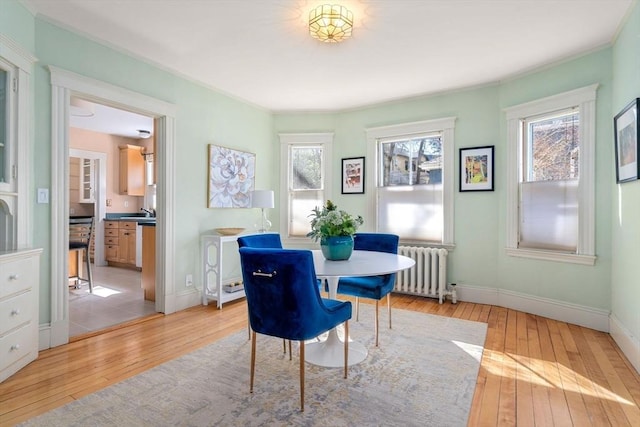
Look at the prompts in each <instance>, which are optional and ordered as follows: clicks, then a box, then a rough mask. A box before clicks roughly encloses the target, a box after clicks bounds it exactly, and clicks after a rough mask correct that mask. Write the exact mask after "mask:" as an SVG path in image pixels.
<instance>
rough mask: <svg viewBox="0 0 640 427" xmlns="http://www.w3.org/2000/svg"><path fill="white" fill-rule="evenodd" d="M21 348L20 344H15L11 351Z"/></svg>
mask: <svg viewBox="0 0 640 427" xmlns="http://www.w3.org/2000/svg"><path fill="white" fill-rule="evenodd" d="M14 350H20V344H14V345H12V346H11V351H14Z"/></svg>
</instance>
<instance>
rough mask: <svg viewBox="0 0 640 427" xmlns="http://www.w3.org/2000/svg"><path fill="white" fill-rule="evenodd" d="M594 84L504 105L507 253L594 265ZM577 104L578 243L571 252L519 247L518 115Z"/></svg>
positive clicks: (519, 156)
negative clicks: (578, 153)
mask: <svg viewBox="0 0 640 427" xmlns="http://www.w3.org/2000/svg"><path fill="white" fill-rule="evenodd" d="M597 89H598V84H593V85H590V86H586V87H583V88H580V89H575V90H572V91H568V92H564V93H560V94H557V95H553V96H549V97H546V98H542V99H538V100H535V101H531V102H527V103H524V104H520V105H515V106H513V107H508V108H505V110H504V111H505V113H506V119H507V241H506V248H505V249H506V253H507V255H510V256H514V257H522V258H533V259H540V260H547V261H558V262H567V263H574V264H582V265H594V264H595V261H596V255H595V162H596V158H595V145H596V91H597ZM576 105H577V106H578V108H579V110H580V123H581V124H580V133H579V135H580V160H579V170H580V184H579V187H578V197H579V200H580V205H579V207H578V247H577V252H576V253H575V254H568V253H563V252H554V251H545V250H535V249H519V248H518V235H519V229H518V226H519V209H518V207H519V205H518V200H519V196H518V187H519V183H520V174H521V171H520V167H519V166H520V162H521V160H522V155H523V154H522V141H521V137H522V132H521V131H520V126H521V121H522V119H524V118H526V117H530V116H534V115H538V114H541V113H547V112H550V111H557V110H562V109H565V108H570V107H574V106H576Z"/></svg>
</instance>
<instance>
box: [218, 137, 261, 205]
mask: <svg viewBox="0 0 640 427" xmlns="http://www.w3.org/2000/svg"><path fill="white" fill-rule="evenodd" d="M255 169H256V155H255V154H253V153H247V152H244V151H239V150H234V149H232V148H226V147H220V146H218V145H213V144H209V185H208V193H209V194H208V207H210V208H250V207H251V194H250V192H251V191H252V190H253V189H254V187H255Z"/></svg>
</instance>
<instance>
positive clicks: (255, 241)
mask: <svg viewBox="0 0 640 427" xmlns="http://www.w3.org/2000/svg"><path fill="white" fill-rule="evenodd" d="M238 247H240V248H245V247H246V248H271V249H282V240H281V239H280V234H278V233H260V234H250V235H247V236H241V237H238ZM249 338H251V326H249ZM282 350H283V351H284V352H285V353H286V352H287V344H286V340H283V341H282ZM291 358H292V356H291V340H289V360H291Z"/></svg>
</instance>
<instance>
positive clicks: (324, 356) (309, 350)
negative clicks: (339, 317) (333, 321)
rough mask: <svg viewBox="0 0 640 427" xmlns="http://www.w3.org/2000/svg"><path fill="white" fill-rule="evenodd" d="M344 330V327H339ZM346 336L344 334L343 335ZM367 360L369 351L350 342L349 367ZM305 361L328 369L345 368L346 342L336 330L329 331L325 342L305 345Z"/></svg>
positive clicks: (358, 344) (360, 345) (357, 343)
mask: <svg viewBox="0 0 640 427" xmlns="http://www.w3.org/2000/svg"><path fill="white" fill-rule="evenodd" d="M339 328H340V329H342V327H339ZM343 335H344V334H343ZM366 358H367V349H366V348H365V346H363V345H362V344H360V343H359V342H355V341H349V360H348V365H349V366H352V365H356V364H358V363H360V362H362V361H363V360H364V359H366ZM304 359H305V361H307V362H309V363H312V364H314V365H318V366H324V367H327V368H341V367H343V366H344V341H342V340H341V339H340V337H338V333H337V331H336V329H332V330H331V331H329V335H328V336H327V339H326V340H324V341H319V342H318V341H315V342H310V343H309V342H308V343H307V344H306V345H305V357H304Z"/></svg>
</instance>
